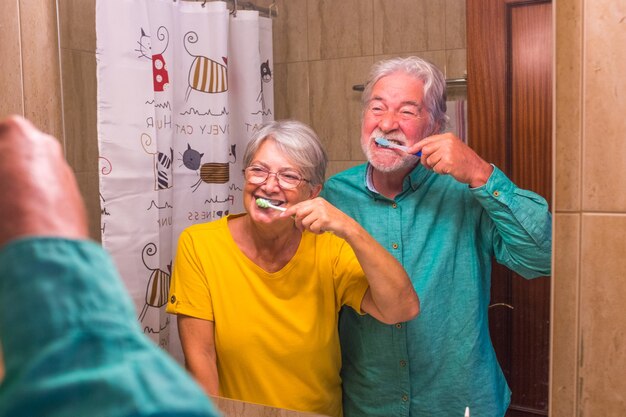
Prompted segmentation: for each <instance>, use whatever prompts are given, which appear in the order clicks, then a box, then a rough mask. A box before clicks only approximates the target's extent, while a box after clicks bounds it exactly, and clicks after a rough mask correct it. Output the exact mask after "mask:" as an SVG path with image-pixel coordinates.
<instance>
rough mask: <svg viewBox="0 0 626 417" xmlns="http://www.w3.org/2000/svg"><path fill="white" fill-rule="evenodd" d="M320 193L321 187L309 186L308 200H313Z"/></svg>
mask: <svg viewBox="0 0 626 417" xmlns="http://www.w3.org/2000/svg"><path fill="white" fill-rule="evenodd" d="M321 192H322V185H321V184H320V185H312V186H311V194H310V195H309V198H315V197H317V196H318V195H320V193H321Z"/></svg>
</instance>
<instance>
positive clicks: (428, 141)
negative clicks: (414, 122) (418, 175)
mask: <svg viewBox="0 0 626 417" xmlns="http://www.w3.org/2000/svg"><path fill="white" fill-rule="evenodd" d="M418 151H422V157H421V163H422V165H424V167H426V168H428V169H432V170H433V171H435V172H436V173H438V174H442V175H450V176H452V177H454V179H456V180H457V181H459V182H462V183H464V184H469V186H470V187H472V188H475V187H480V186H481V185H485V184H486V183H487V180H488V179H489V176H490V175H491V173H492V172H493V167H492V166H491V164H489V163H488V162H486V161H485V160H484V159H482V158H481V157H480V156H478V154H477V153H476V152H474V150H473V149H472V148H470V147H469V146H467V145H466V144H465V143H463V141H461V139H459V138H457V137H456V136H455V135H453V134H452V133H444V134H441V135H433V136H429V137H427V138H424V139H422V140H420V141H419V142H418V143H416V144H415V145H413V146H412V147H411V148H410V150H409V152H411V153H416V152H418Z"/></svg>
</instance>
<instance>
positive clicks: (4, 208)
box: [0, 116, 88, 247]
mask: <svg viewBox="0 0 626 417" xmlns="http://www.w3.org/2000/svg"><path fill="white" fill-rule="evenodd" d="M0 190H1V192H2V198H0V247H2V246H3V245H4V244H6V243H7V242H9V241H11V240H13V239H16V238H19V237H25V236H58V237H65V238H71V239H85V238H87V236H88V232H87V220H86V219H87V217H86V212H85V207H84V203H83V200H82V198H81V196H80V192H79V190H78V186H77V184H76V179H75V177H74V174H73V173H72V171H71V169H70V167H69V166H68V165H67V163H66V162H65V159H64V157H63V154H62V151H61V146H60V144H59V142H58V141H57V140H56V139H54V138H53V137H52V136H49V135H46V134H44V133H42V132H41V131H39V130H38V129H36V128H35V127H34V126H33V125H32V124H31V123H30V122H29V121H27V120H26V119H24V118H22V117H20V116H11V117H9V118H7V119H5V120H3V121H0Z"/></svg>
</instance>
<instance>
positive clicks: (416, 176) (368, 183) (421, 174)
mask: <svg viewBox="0 0 626 417" xmlns="http://www.w3.org/2000/svg"><path fill="white" fill-rule="evenodd" d="M373 171H374V167H372V165H371V164H370V163H369V162H368V163H367V169H366V170H365V187H366V188H367V189H368V190H369V191H371V192H372V193H374V194H376V195H380V193H379V192H378V191H377V190H376V187H374V181H373V180H372V173H373ZM431 175H433V171H432V170H429V169H426V168H424V166H423V165H422V164H417V165H416V166H415V168H413V170H412V171H411V172H410V173H409V175H407V176H406V177H405V178H404V181H403V183H402V192H401V193H400V194H399V195H402V194H404V193H405V192H406V191H407V190H408V189H409V188H410V189H411V190H412V191H415V190H417V189H418V188H419V187H420V186H421V185H422V184H423V183H424V181H426V179H428V178H429V177H430V176H431Z"/></svg>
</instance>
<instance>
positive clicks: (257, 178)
mask: <svg viewBox="0 0 626 417" xmlns="http://www.w3.org/2000/svg"><path fill="white" fill-rule="evenodd" d="M243 174H244V176H245V178H246V181H248V182H249V183H250V184H255V185H260V184H263V183H264V182H265V181H267V179H268V178H269V177H270V175H274V176H276V180H277V181H278V185H279V186H280V188H282V189H285V190H293V189H294V188H297V187H298V186H299V185H300V183H302V181H304V182H309V180H307V179H305V178H302V175H300V173H298V172H297V171H294V170H290V169H287V170H283V171H278V172H271V171H268V170H267V169H265V168H263V167H260V166H256V165H251V166H249V167H248V168H246V169H244V170H243Z"/></svg>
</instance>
